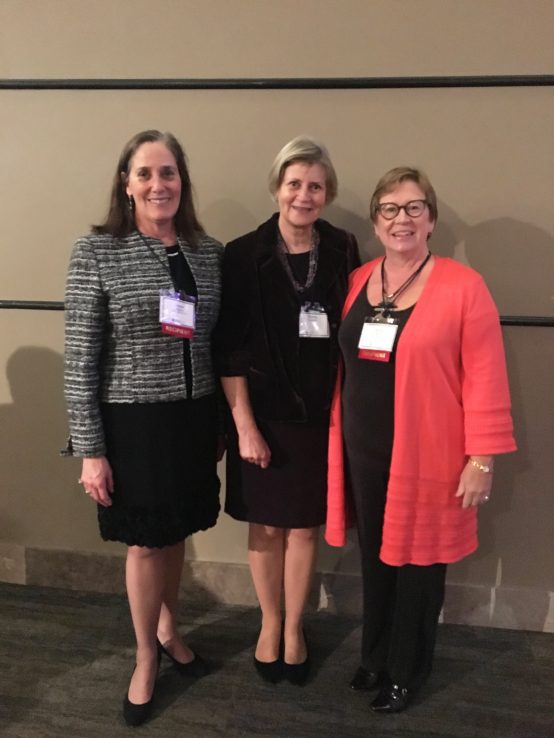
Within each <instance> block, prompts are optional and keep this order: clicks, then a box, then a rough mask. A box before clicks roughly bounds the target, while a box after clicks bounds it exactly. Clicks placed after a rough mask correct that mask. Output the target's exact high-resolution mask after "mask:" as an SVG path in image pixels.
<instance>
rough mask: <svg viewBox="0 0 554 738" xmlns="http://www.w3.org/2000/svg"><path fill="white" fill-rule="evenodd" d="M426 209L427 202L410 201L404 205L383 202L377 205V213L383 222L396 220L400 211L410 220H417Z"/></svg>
mask: <svg viewBox="0 0 554 738" xmlns="http://www.w3.org/2000/svg"><path fill="white" fill-rule="evenodd" d="M426 207H427V200H410V202H407V203H406V204H405V205H397V204H396V203H395V202H383V203H381V204H380V205H377V211H378V212H379V213H380V214H381V215H382V216H383V218H384V219H385V220H392V219H393V218H396V216H397V215H398V213H399V212H400V211H401V210H403V211H404V212H405V213H406V215H409V216H410V218H419V216H420V215H423V212H424V210H425V208H426Z"/></svg>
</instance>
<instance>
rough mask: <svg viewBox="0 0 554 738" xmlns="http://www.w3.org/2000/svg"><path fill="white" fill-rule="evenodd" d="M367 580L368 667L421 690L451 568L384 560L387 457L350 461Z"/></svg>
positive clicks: (365, 630)
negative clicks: (383, 541)
mask: <svg viewBox="0 0 554 738" xmlns="http://www.w3.org/2000/svg"><path fill="white" fill-rule="evenodd" d="M348 471H349V482H350V488H351V490H352V494H353V499H354V506H355V510H356V519H357V527H358V539H359V543H360V555H361V566H362V577H363V634H362V660H361V661H362V666H364V667H365V668H366V669H368V670H369V671H375V672H378V671H383V672H385V673H386V674H387V676H388V677H389V678H390V679H391V681H392V682H393V683H394V684H399V685H400V686H402V687H408V688H409V689H412V690H415V689H418V688H419V687H420V686H421V685H422V684H423V682H424V681H425V680H426V679H427V677H428V676H429V674H430V672H431V667H432V663H433V653H434V649H435V640H436V634H437V625H438V619H439V615H440V611H441V608H442V604H443V600H444V583H445V578H446V564H432V565H431V566H416V565H413V564H406V565H405V566H389V565H388V564H384V563H383V562H382V561H381V560H380V559H379V550H380V548H381V539H382V532H383V517H384V510H385V501H386V490H387V483H388V476H389V460H387V459H374V460H372V459H369V460H368V459H367V458H365V459H363V460H358V463H356V460H355V459H349V469H348Z"/></svg>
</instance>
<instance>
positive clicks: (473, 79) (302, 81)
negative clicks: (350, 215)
mask: <svg viewBox="0 0 554 738" xmlns="http://www.w3.org/2000/svg"><path fill="white" fill-rule="evenodd" d="M553 85H554V74H492V75H448V76H445V75H441V76H436V75H435V76H423V77H260V78H256V77H238V78H202V79H200V78H199V79H194V78H193V79H181V78H175V79H131V78H129V79H125V78H120V79H101V78H98V79H68V78H64V79H0V90H372V89H374V90H382V89H409V88H416V89H420V88H441V87H442V88H449V87H544V86H553Z"/></svg>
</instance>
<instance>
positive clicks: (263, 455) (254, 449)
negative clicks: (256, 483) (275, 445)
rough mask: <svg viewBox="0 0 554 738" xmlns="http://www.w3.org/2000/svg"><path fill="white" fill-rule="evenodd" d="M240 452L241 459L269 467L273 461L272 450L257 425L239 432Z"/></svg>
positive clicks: (265, 467) (263, 467)
mask: <svg viewBox="0 0 554 738" xmlns="http://www.w3.org/2000/svg"><path fill="white" fill-rule="evenodd" d="M239 453H240V457H241V459H244V461H248V462H249V463H250V464H256V465H257V466H260V467H261V468H262V469H267V467H268V466H269V462H270V461H271V451H270V450H269V446H268V445H267V443H266V442H265V439H264V437H263V436H262V434H261V433H260V431H259V430H258V428H257V427H253V428H249V429H248V430H246V431H243V432H242V433H239Z"/></svg>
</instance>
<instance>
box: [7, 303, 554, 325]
mask: <svg viewBox="0 0 554 738" xmlns="http://www.w3.org/2000/svg"><path fill="white" fill-rule="evenodd" d="M63 309H64V304H63V302H50V301H47V300H0V310H63ZM500 322H501V323H502V325H519V326H532V327H549V328H554V316H552V317H549V316H541V315H501V316H500Z"/></svg>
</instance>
